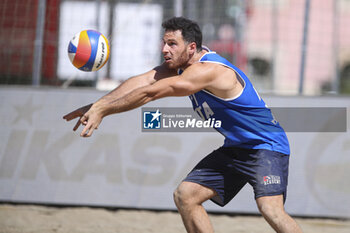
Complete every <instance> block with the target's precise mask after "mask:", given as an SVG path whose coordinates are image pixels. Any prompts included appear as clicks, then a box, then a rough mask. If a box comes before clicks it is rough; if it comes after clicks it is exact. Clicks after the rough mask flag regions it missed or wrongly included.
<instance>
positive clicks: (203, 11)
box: [0, 0, 350, 95]
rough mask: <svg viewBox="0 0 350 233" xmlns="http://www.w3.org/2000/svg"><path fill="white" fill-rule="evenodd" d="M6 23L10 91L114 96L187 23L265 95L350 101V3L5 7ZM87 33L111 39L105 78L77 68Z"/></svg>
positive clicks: (254, 0)
mask: <svg viewBox="0 0 350 233" xmlns="http://www.w3.org/2000/svg"><path fill="white" fill-rule="evenodd" d="M0 15H1V17H0V84H4V85H34V86H39V85H45V86H47V85H49V86H56V87H59V86H63V87H69V86H88V87H94V88H98V89H102V90H105V89H111V88H113V87H114V86H116V85H118V84H119V83H120V82H122V81H123V80H125V79H126V78H128V77H130V76H132V75H135V74H139V73H140V72H144V71H146V70H148V69H151V68H152V67H154V66H156V65H157V64H159V63H161V62H162V58H161V52H160V48H161V47H160V42H161V36H162V29H161V22H162V21H163V20H164V19H166V18H170V17H172V16H185V17H188V18H190V19H193V20H195V21H197V22H198V23H199V25H200V26H201V28H202V30H203V34H204V45H207V46H208V47H209V48H210V49H211V50H214V51H216V52H218V53H220V54H221V55H223V56H224V57H226V58H227V59H228V60H230V61H231V62H233V64H235V65H236V66H238V67H239V68H241V69H242V70H243V71H245V72H246V73H247V74H248V77H250V79H251V80H252V81H253V83H254V84H255V86H256V88H257V89H258V90H259V91H260V92H262V93H271V94H281V95H328V94H350V27H349V25H350V1H349V0H319V1H311V0H279V1H274V0H246V1H244V0H216V1H214V0H167V1H165V0H143V1H141V0H128V1H123V0H90V1H89V0H84V1H80V0H75V1H71V0H25V1H23V0H2V1H0ZM84 29H95V30H98V31H100V32H102V33H103V34H104V35H105V36H106V37H107V38H108V39H109V41H110V44H111V56H110V61H109V62H108V63H107V65H106V66H105V67H103V68H102V69H101V70H100V71H99V72H94V73H86V72H82V71H79V70H77V69H76V68H74V67H73V66H72V65H71V64H70V62H69V59H68V56H67V47H68V43H69V41H70V39H71V38H72V37H73V36H74V35H75V34H76V33H78V32H80V31H81V30H84ZM130 61H133V62H130Z"/></svg>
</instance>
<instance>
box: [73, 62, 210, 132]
mask: <svg viewBox="0 0 350 233" xmlns="http://www.w3.org/2000/svg"><path fill="white" fill-rule="evenodd" d="M214 78H215V75H214V74H213V69H212V68H211V66H210V65H209V66H208V65H203V64H200V63H199V64H196V65H192V66H191V67H189V68H188V69H186V70H185V72H183V73H182V74H181V75H176V76H172V77H168V78H163V79H160V80H159V81H157V82H154V83H153V84H151V85H146V86H143V87H140V88H137V89H135V90H133V91H131V92H129V93H128V94H126V95H124V96H123V97H120V98H102V99H100V100H99V101H97V102H96V103H94V104H93V105H92V106H91V108H90V109H89V110H88V111H87V112H85V113H84V114H83V115H82V116H81V118H80V123H77V125H76V127H75V128H77V127H78V126H79V125H80V124H83V125H85V127H84V129H83V130H82V132H81V134H80V135H81V136H82V137H89V136H91V135H92V133H93V131H94V130H95V129H97V128H98V126H99V124H100V123H101V121H102V119H103V117H105V116H107V115H110V114H115V113H120V112H125V111H129V110H131V109H135V108H137V107H140V106H142V105H144V104H146V103H148V102H150V101H153V100H156V99H159V98H163V97H167V96H186V95H190V94H193V93H195V92H197V91H199V90H201V89H203V88H205V87H206V86H208V85H210V83H211V82H212V81H213V80H214ZM110 97H112V95H111V96H110ZM68 115H69V114H68Z"/></svg>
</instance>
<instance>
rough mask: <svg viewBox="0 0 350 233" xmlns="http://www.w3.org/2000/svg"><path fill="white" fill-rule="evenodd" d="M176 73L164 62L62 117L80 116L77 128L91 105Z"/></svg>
mask: <svg viewBox="0 0 350 233" xmlns="http://www.w3.org/2000/svg"><path fill="white" fill-rule="evenodd" d="M174 75H176V71H175V70H170V69H168V68H167V67H166V66H165V65H164V64H162V65H160V66H158V67H155V68H154V69H152V70H150V71H148V72H146V73H144V74H141V75H137V76H134V77H131V78H129V79H128V80H126V81H125V82H123V83H122V84H121V85H119V86H118V87H117V88H115V89H114V90H112V91H111V92H109V93H108V94H106V95H105V96H103V97H102V98H100V99H99V100H98V101H96V102H95V103H94V104H88V105H85V106H83V107H80V108H78V109H76V110H74V111H72V112H70V113H68V114H66V115H65V116H63V119H65V120H67V121H70V120H72V119H74V118H77V117H80V120H79V121H78V122H77V123H76V125H75V126H74V128H73V130H74V131H75V130H77V128H78V127H79V126H80V124H81V123H83V124H85V123H86V122H85V123H84V122H83V121H81V117H82V116H83V115H84V114H85V113H87V112H88V111H89V110H90V109H91V107H92V106H93V105H96V104H97V105H99V106H107V105H108V104H109V103H110V102H112V101H113V100H115V99H119V98H122V97H124V96H125V95H127V94H128V93H130V92H132V91H134V90H136V89H138V88H140V87H144V86H148V85H152V84H153V83H154V82H156V81H157V80H160V79H163V78H166V77H170V76H174Z"/></svg>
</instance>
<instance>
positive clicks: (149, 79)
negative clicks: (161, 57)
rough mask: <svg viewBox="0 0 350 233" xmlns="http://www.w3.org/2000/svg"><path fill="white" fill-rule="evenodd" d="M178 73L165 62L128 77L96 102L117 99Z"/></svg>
mask: <svg viewBox="0 0 350 233" xmlns="http://www.w3.org/2000/svg"><path fill="white" fill-rule="evenodd" d="M174 75H176V71H175V70H170V69H168V68H167V67H166V66H165V65H164V64H162V65H160V66H158V67H155V68H154V69H152V70H150V71H148V72H146V73H144V74H141V75H137V76H134V77H131V78H129V79H127V80H126V81H125V82H123V83H122V84H121V85H119V86H118V87H117V88H115V89H114V90H112V91H111V92H109V93H108V94H106V95H105V96H103V97H102V98H100V99H99V100H98V101H97V102H96V103H98V102H106V103H108V102H110V101H112V100H115V99H119V98H122V97H124V96H125V95H127V94H128V93H130V92H132V91H134V90H136V89H138V88H140V87H145V86H148V85H152V84H153V83H155V82H156V81H158V80H160V79H163V78H166V77H170V76H174Z"/></svg>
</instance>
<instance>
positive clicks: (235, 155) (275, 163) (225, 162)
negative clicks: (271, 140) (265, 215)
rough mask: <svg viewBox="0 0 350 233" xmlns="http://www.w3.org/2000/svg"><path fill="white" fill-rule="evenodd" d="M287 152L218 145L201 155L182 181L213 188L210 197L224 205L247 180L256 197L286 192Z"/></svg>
mask: <svg viewBox="0 0 350 233" xmlns="http://www.w3.org/2000/svg"><path fill="white" fill-rule="evenodd" d="M288 164H289V155H285V154H282V153H279V152H276V151H269V150H263V149H261V150H254V149H242V148H236V147H220V148H219V149H217V150H215V151H213V152H212V153H210V154H209V155H208V156H206V157H205V158H204V159H202V160H201V161H200V162H199V163H198V164H197V165H196V166H195V168H194V169H193V170H192V171H191V172H190V173H189V174H188V176H187V177H186V178H185V179H184V181H189V182H194V183H198V184H201V185H203V186H206V187H209V188H211V189H213V190H215V191H216V192H217V194H218V196H215V197H214V198H212V199H211V200H212V201H213V202H215V203H216V204H218V205H220V206H225V205H226V204H227V203H228V202H230V201H231V199H232V198H233V197H234V196H236V194H237V193H238V192H239V191H240V190H241V189H242V188H243V186H244V185H245V184H246V183H249V184H250V185H251V186H252V187H253V189H254V194H255V199H256V198H258V197H262V196H274V195H281V194H283V196H284V200H285V199H286V195H287V183H288Z"/></svg>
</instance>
